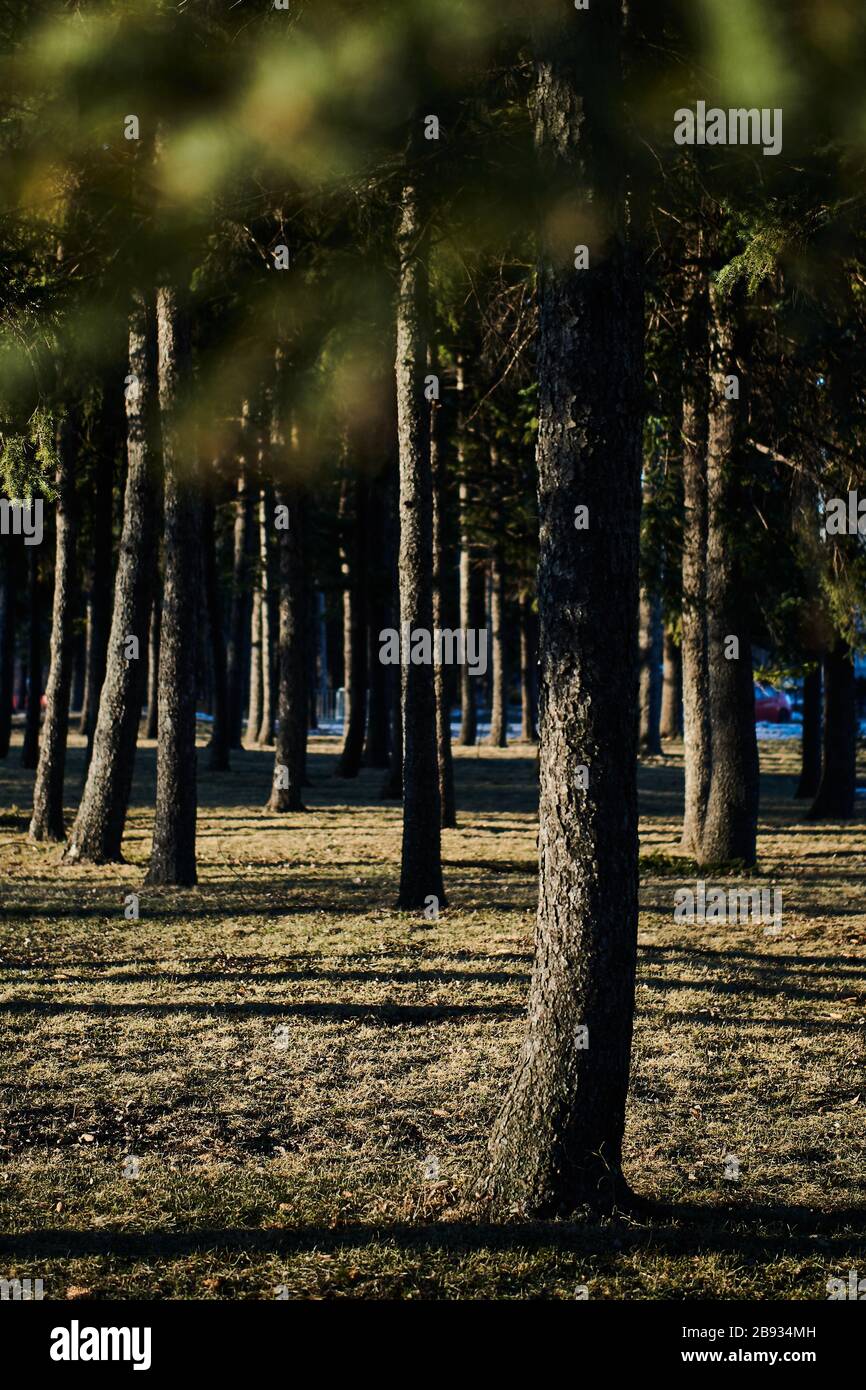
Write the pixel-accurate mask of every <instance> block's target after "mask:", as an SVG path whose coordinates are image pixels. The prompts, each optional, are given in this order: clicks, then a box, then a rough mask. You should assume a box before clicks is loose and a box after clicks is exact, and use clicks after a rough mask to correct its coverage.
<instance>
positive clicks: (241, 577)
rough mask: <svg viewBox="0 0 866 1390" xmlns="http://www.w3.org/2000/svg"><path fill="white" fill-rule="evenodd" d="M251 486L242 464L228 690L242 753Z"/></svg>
mask: <svg viewBox="0 0 866 1390" xmlns="http://www.w3.org/2000/svg"><path fill="white" fill-rule="evenodd" d="M243 410H244V435H245V441H248V438H249V429H250V425H249V406H248V405H247V403H246V402H244V407H243ZM250 533H251V527H250V486H249V482H248V480H247V470H246V462H245V460H244V459H243V458H242V459H241V460H240V470H239V473H238V484H237V496H236V499H235V524H234V559H233V564H232V603H231V615H230V618H229V643H228V655H227V662H228V687H229V747H230V748H233V749H236V750H237V749H242V747H243V744H242V743H241V729H242V725H243V707H244V657H245V652H246V644H247V638H248V634H249V631H250V622H251V608H252V598H251V594H250V587H249V579H250V576H249V568H250Z"/></svg>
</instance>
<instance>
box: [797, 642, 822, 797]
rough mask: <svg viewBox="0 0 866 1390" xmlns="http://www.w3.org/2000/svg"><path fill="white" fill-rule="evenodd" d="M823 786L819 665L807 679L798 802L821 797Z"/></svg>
mask: <svg viewBox="0 0 866 1390" xmlns="http://www.w3.org/2000/svg"><path fill="white" fill-rule="evenodd" d="M820 784H821V667H820V666H819V665H818V664H817V663H816V664H815V665H814V666H811V667H810V668H809V670H808V671H807V672H806V674H805V676H804V677H803V737H802V739H801V743H800V780H799V782H798V783H797V790H796V791H795V793H794V795H795V797H797V798H800V797H809V798H810V799H811V798H812V797H814V796H816V795H817V792H818V787H819V786H820Z"/></svg>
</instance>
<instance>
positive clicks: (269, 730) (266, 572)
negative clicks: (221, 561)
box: [256, 487, 274, 748]
mask: <svg viewBox="0 0 866 1390" xmlns="http://www.w3.org/2000/svg"><path fill="white" fill-rule="evenodd" d="M269 501H270V490H269V489H268V488H264V487H263V488H262V489H261V491H260V492H259V583H260V585H261V592H262V617H261V623H262V717H261V719H260V720H259V728H258V734H257V736H256V742H257V743H258V744H260V745H261V746H262V747H263V748H272V747H273V744H274V705H273V694H274V641H273V615H274V593H273V585H272V584H271V557H270V547H269V546H268V514H269V507H268V503H269Z"/></svg>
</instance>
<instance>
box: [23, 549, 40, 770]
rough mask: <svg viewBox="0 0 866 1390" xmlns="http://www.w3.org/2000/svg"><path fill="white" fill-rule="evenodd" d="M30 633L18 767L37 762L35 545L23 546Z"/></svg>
mask: <svg viewBox="0 0 866 1390" xmlns="http://www.w3.org/2000/svg"><path fill="white" fill-rule="evenodd" d="M27 578H28V597H29V603H30V615H29V616H30V634H29V640H28V645H27V713H26V715H25V719H24V743H23V745H22V748H21V766H22V767H36V765H37V763H38V762H39V721H40V718H41V716H42V583H41V580H40V576H39V546H38V545H31V546H28V547H27Z"/></svg>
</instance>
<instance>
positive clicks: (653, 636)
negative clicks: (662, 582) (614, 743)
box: [638, 588, 662, 757]
mask: <svg viewBox="0 0 866 1390" xmlns="http://www.w3.org/2000/svg"><path fill="white" fill-rule="evenodd" d="M639 621H640V687H639V697H638V698H639V703H640V725H639V727H640V734H639V739H638V746H639V748H640V751H641V752H642V753H645V754H647V755H648V756H649V757H653V756H654V755H657V754H659V753H661V751H662V745H661V731H660V727H659V721H660V717H661V705H662V615H661V605H660V603H659V600H658V599H657V598H656V597H654V596H653V595H651V594H649V593H648V592H647V590H646V589H645V588H642V589H641V594H640V620H639Z"/></svg>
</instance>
